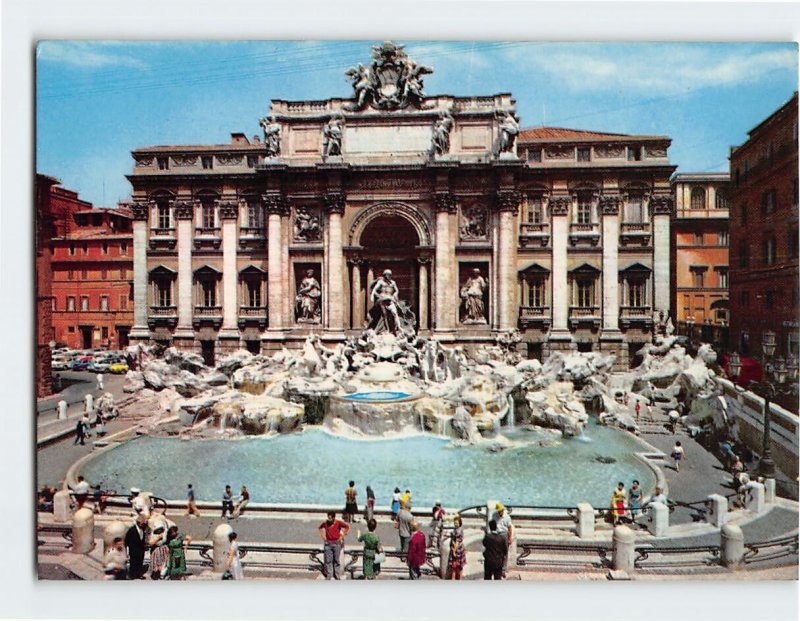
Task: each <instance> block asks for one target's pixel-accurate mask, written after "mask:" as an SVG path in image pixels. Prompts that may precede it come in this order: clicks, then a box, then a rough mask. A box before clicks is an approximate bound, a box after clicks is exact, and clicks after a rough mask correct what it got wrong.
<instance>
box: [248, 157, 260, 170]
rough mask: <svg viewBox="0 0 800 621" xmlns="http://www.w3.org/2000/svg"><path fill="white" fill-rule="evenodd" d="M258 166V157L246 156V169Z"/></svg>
mask: <svg viewBox="0 0 800 621" xmlns="http://www.w3.org/2000/svg"><path fill="white" fill-rule="evenodd" d="M256 166H258V156H257V155H248V156H247V167H248V168H255V167H256Z"/></svg>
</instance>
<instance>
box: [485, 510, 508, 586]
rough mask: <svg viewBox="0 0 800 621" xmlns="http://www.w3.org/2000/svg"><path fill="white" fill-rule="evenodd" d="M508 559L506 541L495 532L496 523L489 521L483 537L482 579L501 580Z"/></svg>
mask: <svg viewBox="0 0 800 621" xmlns="http://www.w3.org/2000/svg"><path fill="white" fill-rule="evenodd" d="M507 558H508V540H507V539H506V538H505V537H504V536H503V535H501V534H500V533H498V532H497V522H495V521H494V520H489V530H488V532H487V533H486V534H485V535H484V536H483V579H484V580H502V579H503V577H504V576H503V573H504V572H503V567H504V566H505V564H506V560H507Z"/></svg>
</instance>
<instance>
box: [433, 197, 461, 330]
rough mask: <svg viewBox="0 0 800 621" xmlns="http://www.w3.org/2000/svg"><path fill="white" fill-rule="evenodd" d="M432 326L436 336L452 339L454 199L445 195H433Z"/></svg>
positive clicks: (453, 307)
mask: <svg viewBox="0 0 800 621" xmlns="http://www.w3.org/2000/svg"><path fill="white" fill-rule="evenodd" d="M434 208H435V209H436V265H435V266H434V269H435V270H436V275H435V281H436V302H435V304H436V307H435V311H434V312H435V316H436V326H435V331H436V333H437V335H439V336H440V337H442V338H445V339H452V338H454V337H455V321H456V311H457V306H458V305H457V302H456V299H455V291H454V287H453V285H452V283H453V282H455V279H456V277H457V276H456V273H455V272H456V266H455V241H456V240H455V239H451V235H450V231H451V230H452V220H453V219H454V218H455V214H456V199H455V197H454V196H453V195H452V194H450V193H449V192H436V194H435V196H434Z"/></svg>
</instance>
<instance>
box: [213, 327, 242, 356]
mask: <svg viewBox="0 0 800 621" xmlns="http://www.w3.org/2000/svg"><path fill="white" fill-rule="evenodd" d="M241 347H242V345H241V335H240V334H239V330H238V329H236V328H234V329H231V328H223V329H222V330H220V331H219V333H218V334H217V346H216V350H217V353H218V354H221V355H225V354H231V353H233V352H235V351H236V350H238V349H241Z"/></svg>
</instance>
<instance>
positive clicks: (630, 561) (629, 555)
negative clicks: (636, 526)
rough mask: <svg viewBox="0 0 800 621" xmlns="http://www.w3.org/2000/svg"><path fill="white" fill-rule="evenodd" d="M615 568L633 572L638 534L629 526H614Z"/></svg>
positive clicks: (613, 551) (613, 553) (613, 552)
mask: <svg viewBox="0 0 800 621" xmlns="http://www.w3.org/2000/svg"><path fill="white" fill-rule="evenodd" d="M612 546H613V550H612V555H613V563H614V569H616V570H617V571H625V572H628V573H631V572H632V571H633V569H634V560H635V559H636V535H635V533H634V532H633V531H632V530H631V529H630V528H628V527H627V526H616V527H614V536H613V538H612Z"/></svg>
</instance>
